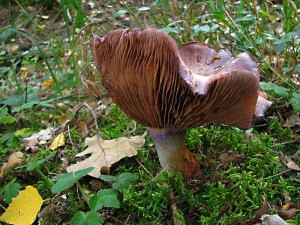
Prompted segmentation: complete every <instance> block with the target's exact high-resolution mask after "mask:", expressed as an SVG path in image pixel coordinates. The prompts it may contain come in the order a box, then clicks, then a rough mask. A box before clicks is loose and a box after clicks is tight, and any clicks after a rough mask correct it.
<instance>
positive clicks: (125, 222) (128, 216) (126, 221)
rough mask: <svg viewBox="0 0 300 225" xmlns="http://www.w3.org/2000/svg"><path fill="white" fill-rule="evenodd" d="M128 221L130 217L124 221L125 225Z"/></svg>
mask: <svg viewBox="0 0 300 225" xmlns="http://www.w3.org/2000/svg"><path fill="white" fill-rule="evenodd" d="M129 219H130V215H129V216H128V217H127V219H126V221H125V225H126V224H127V223H128V220H129Z"/></svg>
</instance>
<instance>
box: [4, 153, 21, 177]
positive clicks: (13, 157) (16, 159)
mask: <svg viewBox="0 0 300 225" xmlns="http://www.w3.org/2000/svg"><path fill="white" fill-rule="evenodd" d="M22 157H23V153H22V152H14V153H11V154H10V156H9V157H8V159H7V162H6V163H3V165H2V167H1V172H0V177H3V176H4V173H5V172H6V171H7V170H9V169H13V168H15V167H17V166H19V164H20V162H21V159H22Z"/></svg>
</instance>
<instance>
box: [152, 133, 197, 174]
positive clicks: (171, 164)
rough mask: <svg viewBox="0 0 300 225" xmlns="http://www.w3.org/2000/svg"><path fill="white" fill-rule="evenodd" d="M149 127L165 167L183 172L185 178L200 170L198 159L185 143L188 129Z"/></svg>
mask: <svg viewBox="0 0 300 225" xmlns="http://www.w3.org/2000/svg"><path fill="white" fill-rule="evenodd" d="M148 129H149V132H150V134H151V136H152V138H153V141H154V143H155V147H156V150H157V154H158V158H159V161H160V165H161V166H162V168H163V169H166V170H172V171H176V172H181V173H182V174H183V176H184V178H185V179H188V178H191V177H193V176H195V175H197V174H198V173H199V172H200V168H199V164H198V162H197V160H196V159H195V157H194V155H193V154H192V153H191V152H190V150H189V149H188V148H187V147H186V145H185V141H184V140H185V134H186V130H183V131H182V130H175V129H159V128H148Z"/></svg>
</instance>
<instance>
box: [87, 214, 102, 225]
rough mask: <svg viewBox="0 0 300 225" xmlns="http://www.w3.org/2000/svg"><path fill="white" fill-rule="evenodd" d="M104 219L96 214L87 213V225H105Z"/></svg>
mask: <svg viewBox="0 0 300 225" xmlns="http://www.w3.org/2000/svg"><path fill="white" fill-rule="evenodd" d="M103 223H104V220H103V218H102V217H101V216H100V215H99V214H98V213H96V212H93V211H90V212H87V213H86V217H85V224H86V225H100V224H103Z"/></svg>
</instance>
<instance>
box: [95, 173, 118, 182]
mask: <svg viewBox="0 0 300 225" xmlns="http://www.w3.org/2000/svg"><path fill="white" fill-rule="evenodd" d="M99 178H100V179H101V180H103V181H106V182H115V181H116V180H117V178H116V177H115V176H110V175H100V176H99Z"/></svg>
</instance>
